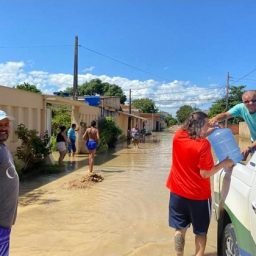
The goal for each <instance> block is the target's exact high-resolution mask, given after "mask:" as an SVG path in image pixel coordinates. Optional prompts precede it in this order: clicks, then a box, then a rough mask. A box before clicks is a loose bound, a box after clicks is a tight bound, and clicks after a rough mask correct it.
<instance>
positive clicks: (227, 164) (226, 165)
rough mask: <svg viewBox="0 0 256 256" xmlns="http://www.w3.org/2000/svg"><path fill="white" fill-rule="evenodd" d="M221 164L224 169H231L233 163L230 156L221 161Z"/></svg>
mask: <svg viewBox="0 0 256 256" xmlns="http://www.w3.org/2000/svg"><path fill="white" fill-rule="evenodd" d="M222 164H223V165H224V169H225V170H229V171H232V169H233V167H234V165H235V163H234V162H233V160H231V159H230V158H226V159H224V160H223V161H222Z"/></svg>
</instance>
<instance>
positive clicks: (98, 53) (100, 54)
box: [80, 45, 166, 80]
mask: <svg viewBox="0 0 256 256" xmlns="http://www.w3.org/2000/svg"><path fill="white" fill-rule="evenodd" d="M80 47H81V48H84V49H86V50H87V51H90V52H93V53H95V54H97V55H99V56H102V57H105V58H107V59H110V60H112V61H115V62H117V63H119V64H122V65H125V66H127V67H130V68H132V69H135V70H138V71H140V72H142V73H145V74H148V75H151V76H155V77H158V78H161V79H163V80H166V79H165V78H163V77H161V76H159V75H156V74H153V73H151V72H149V71H147V70H144V69H142V68H139V67H136V66H134V65H131V64H129V63H127V62H124V61H122V60H119V59H117V58H113V57H111V56H109V55H106V54H104V53H101V52H98V51H95V50H93V49H90V48H88V47H85V46H82V45H80Z"/></svg>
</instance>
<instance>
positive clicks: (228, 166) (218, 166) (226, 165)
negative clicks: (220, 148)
mask: <svg viewBox="0 0 256 256" xmlns="http://www.w3.org/2000/svg"><path fill="white" fill-rule="evenodd" d="M233 166H234V162H233V161H232V160H231V159H229V158H226V159H224V160H223V161H221V162H219V163H218V164H216V165H214V166H213V168H212V169H211V170H210V171H206V170H200V175H201V176H202V177H203V178H205V179H206V178H209V177H211V176H212V175H214V174H215V173H217V172H218V171H219V170H220V169H222V168H224V169H225V170H229V171H231V170H232V169H233Z"/></svg>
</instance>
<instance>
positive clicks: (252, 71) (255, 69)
mask: <svg viewBox="0 0 256 256" xmlns="http://www.w3.org/2000/svg"><path fill="white" fill-rule="evenodd" d="M255 71H256V68H254V69H253V70H251V71H250V72H249V73H247V74H245V75H243V76H241V77H240V78H238V79H237V80H235V81H233V83H236V82H238V81H240V80H242V79H243V78H245V77H247V76H249V75H250V74H252V73H254V72H255Z"/></svg>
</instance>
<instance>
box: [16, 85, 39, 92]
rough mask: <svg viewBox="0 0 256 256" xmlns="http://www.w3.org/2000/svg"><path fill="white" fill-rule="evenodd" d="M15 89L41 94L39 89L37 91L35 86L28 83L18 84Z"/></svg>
mask: <svg viewBox="0 0 256 256" xmlns="http://www.w3.org/2000/svg"><path fill="white" fill-rule="evenodd" d="M15 88H17V89H20V90H24V91H29V92H35V93H39V94H42V92H41V91H40V90H39V89H37V87H36V86H35V85H33V84H29V83H23V84H18V85H17V86H16V87H15Z"/></svg>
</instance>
